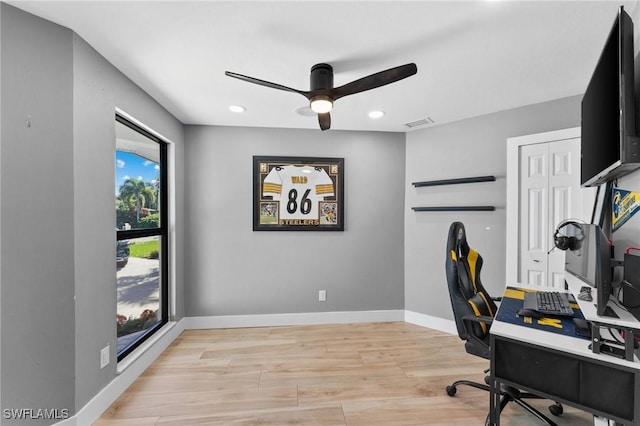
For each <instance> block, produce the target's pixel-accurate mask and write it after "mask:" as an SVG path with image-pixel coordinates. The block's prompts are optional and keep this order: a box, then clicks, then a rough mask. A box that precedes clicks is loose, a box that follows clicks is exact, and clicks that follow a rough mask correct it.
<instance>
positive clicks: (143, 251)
mask: <svg viewBox="0 0 640 426" xmlns="http://www.w3.org/2000/svg"><path fill="white" fill-rule="evenodd" d="M115 126H116V152H115V158H116V182H115V190H116V235H117V237H116V266H117V269H116V277H117V300H118V304H117V313H116V322H117V330H118V339H117V340H118V350H117V354H118V361H120V360H121V359H122V358H124V357H125V356H126V355H127V354H129V353H130V352H131V351H132V350H133V349H135V348H136V347H137V346H138V345H139V344H140V343H142V342H143V341H144V340H145V339H146V338H148V337H149V336H151V335H152V334H153V333H154V332H155V331H156V330H157V329H159V328H160V327H161V326H162V325H163V324H165V323H166V322H167V321H168V317H169V315H168V306H169V303H168V276H169V274H168V258H169V256H168V252H167V247H168V245H167V222H168V221H167V144H166V142H164V141H162V140H161V139H160V138H158V137H156V136H155V135H153V134H151V133H150V132H147V131H145V130H144V129H142V128H140V127H139V126H136V125H135V124H133V123H131V122H130V121H128V120H126V119H125V118H123V117H121V116H120V115H116V123H115Z"/></svg>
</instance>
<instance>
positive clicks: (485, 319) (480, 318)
mask: <svg viewBox="0 0 640 426" xmlns="http://www.w3.org/2000/svg"><path fill="white" fill-rule="evenodd" d="M462 320H463V321H471V322H478V323H480V322H483V323H485V324H487V325H491V323H492V322H493V317H488V316H486V315H480V316H475V315H465V316H463V317H462Z"/></svg>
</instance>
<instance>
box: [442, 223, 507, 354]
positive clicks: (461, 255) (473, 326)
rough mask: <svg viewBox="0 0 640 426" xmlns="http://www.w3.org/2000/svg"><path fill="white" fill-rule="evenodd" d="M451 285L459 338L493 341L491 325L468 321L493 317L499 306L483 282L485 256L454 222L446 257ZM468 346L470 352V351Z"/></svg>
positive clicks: (448, 279)
mask: <svg viewBox="0 0 640 426" xmlns="http://www.w3.org/2000/svg"><path fill="white" fill-rule="evenodd" d="M445 266H446V274H447V285H448V287H449V296H450V298H451V306H452V308H453V316H454V318H455V322H456V328H457V329H458V336H460V338H461V339H463V340H467V342H468V343H469V341H470V340H471V339H472V338H473V337H475V339H474V340H476V341H477V340H480V341H483V342H484V343H486V344H487V348H488V342H489V326H488V325H487V324H484V323H477V322H469V321H467V322H465V321H463V317H465V316H488V317H493V316H494V315H495V313H496V310H497V308H496V304H495V303H494V302H493V300H492V299H491V297H490V296H489V294H488V293H487V291H486V290H485V289H484V287H483V285H482V282H481V280H480V270H481V269H482V256H480V254H479V253H478V252H476V251H475V250H473V249H472V248H471V247H469V244H468V243H467V234H466V231H465V229H464V225H463V224H462V223H461V222H453V223H452V224H451V227H450V228H449V236H448V239H447V258H446V263H445ZM469 349H470V348H469V347H468V345H467V351H469V352H475V351H473V350H469Z"/></svg>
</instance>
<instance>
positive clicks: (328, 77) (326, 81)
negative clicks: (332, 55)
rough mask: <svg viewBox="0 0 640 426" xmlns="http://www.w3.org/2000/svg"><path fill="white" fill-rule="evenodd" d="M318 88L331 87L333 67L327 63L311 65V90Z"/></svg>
mask: <svg viewBox="0 0 640 426" xmlns="http://www.w3.org/2000/svg"><path fill="white" fill-rule="evenodd" d="M318 89H333V67H332V66H331V65H329V64H316V65H314V66H313V67H311V91H314V90H318Z"/></svg>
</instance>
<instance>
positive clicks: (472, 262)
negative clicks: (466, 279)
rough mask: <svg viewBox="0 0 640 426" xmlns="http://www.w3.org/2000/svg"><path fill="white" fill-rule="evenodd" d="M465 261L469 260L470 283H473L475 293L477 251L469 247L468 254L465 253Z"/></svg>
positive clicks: (476, 290)
mask: <svg viewBox="0 0 640 426" xmlns="http://www.w3.org/2000/svg"><path fill="white" fill-rule="evenodd" d="M467 262H469V270H470V272H471V283H472V284H473V292H474V293H477V292H478V289H477V288H476V263H477V262H478V252H477V251H475V250H474V249H472V248H469V254H468V255H467Z"/></svg>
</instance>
